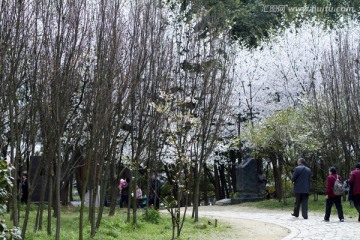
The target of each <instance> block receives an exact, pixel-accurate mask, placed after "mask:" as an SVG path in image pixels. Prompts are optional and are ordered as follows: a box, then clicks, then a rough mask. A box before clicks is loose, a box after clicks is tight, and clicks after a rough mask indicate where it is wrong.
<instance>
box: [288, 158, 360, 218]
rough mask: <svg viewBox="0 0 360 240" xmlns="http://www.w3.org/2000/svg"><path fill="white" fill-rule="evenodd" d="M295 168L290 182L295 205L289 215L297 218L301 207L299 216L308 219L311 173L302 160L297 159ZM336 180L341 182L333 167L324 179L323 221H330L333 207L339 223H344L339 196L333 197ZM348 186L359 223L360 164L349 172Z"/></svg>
mask: <svg viewBox="0 0 360 240" xmlns="http://www.w3.org/2000/svg"><path fill="white" fill-rule="evenodd" d="M297 165H298V166H297V167H295V169H294V171H293V176H292V179H291V180H292V182H293V183H294V193H295V205H294V211H293V213H292V214H291V215H292V216H294V217H299V211H300V207H301V214H302V217H303V218H304V219H307V218H308V199H309V195H310V179H311V171H310V169H309V168H308V167H307V166H306V165H305V160H304V159H303V158H300V159H298V161H297ZM336 179H339V180H340V181H342V179H341V176H340V175H338V174H337V171H336V168H335V167H330V168H329V175H328V176H327V179H326V207H325V216H324V221H325V222H328V221H329V220H330V214H331V208H332V206H333V205H335V207H336V209H337V213H338V217H339V220H340V222H344V213H343V209H342V205H341V197H342V196H341V195H335V193H334V191H333V189H334V185H335V181H336ZM348 184H349V185H350V190H349V195H350V196H351V201H353V204H354V206H355V208H356V210H357V212H358V213H359V217H358V221H359V222H360V162H358V163H357V164H356V166H355V170H353V171H351V173H350V178H349V180H348Z"/></svg>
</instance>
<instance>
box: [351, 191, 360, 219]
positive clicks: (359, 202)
mask: <svg viewBox="0 0 360 240" xmlns="http://www.w3.org/2000/svg"><path fill="white" fill-rule="evenodd" d="M352 200H353V202H354V206H355V208H356V210H357V211H358V213H359V218H358V221H359V222H360V194H357V195H353V196H352Z"/></svg>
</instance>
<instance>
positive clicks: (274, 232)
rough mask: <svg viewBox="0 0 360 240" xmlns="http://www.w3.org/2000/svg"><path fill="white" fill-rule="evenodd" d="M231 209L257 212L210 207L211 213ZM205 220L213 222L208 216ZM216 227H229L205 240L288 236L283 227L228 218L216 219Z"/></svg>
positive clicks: (235, 207) (248, 209)
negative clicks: (221, 225)
mask: <svg viewBox="0 0 360 240" xmlns="http://www.w3.org/2000/svg"><path fill="white" fill-rule="evenodd" d="M232 208H234V210H235V209H236V210H239V209H238V208H241V209H242V210H243V211H258V210H256V209H252V208H247V207H240V206H235V205H234V206H226V207H223V206H212V207H211V209H210V208H209V210H211V211H219V212H221V211H229V210H231V209H232ZM188 212H192V209H191V208H190V209H188ZM200 212H206V207H202V208H201V210H200ZM204 217H206V218H210V219H212V220H211V221H212V222H215V218H211V217H208V216H204ZM216 219H217V222H218V225H219V224H227V225H229V226H230V227H229V229H228V230H227V231H225V232H222V233H220V235H218V234H216V235H211V236H207V237H206V238H207V240H210V239H214V240H215V239H216V240H220V239H221V240H235V239H251V240H263V239H271V240H278V239H283V238H284V237H286V236H287V235H289V233H290V230H289V229H286V228H284V227H281V226H278V225H275V224H270V223H265V222H261V221H254V220H247V219H241V218H228V217H219V216H217V217H216Z"/></svg>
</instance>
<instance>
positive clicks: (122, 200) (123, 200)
mask: <svg viewBox="0 0 360 240" xmlns="http://www.w3.org/2000/svg"><path fill="white" fill-rule="evenodd" d="M128 199H129V195H121V197H120V208H127V207H128V204H129V202H128Z"/></svg>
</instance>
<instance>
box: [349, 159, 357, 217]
mask: <svg viewBox="0 0 360 240" xmlns="http://www.w3.org/2000/svg"><path fill="white" fill-rule="evenodd" d="M355 168H356V169H355V170H353V171H351V174H350V180H349V184H350V186H351V189H352V200H353V202H354V206H355V208H356V210H357V211H358V213H359V217H358V221H359V222H360V162H358V163H357V164H356V166H355Z"/></svg>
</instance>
